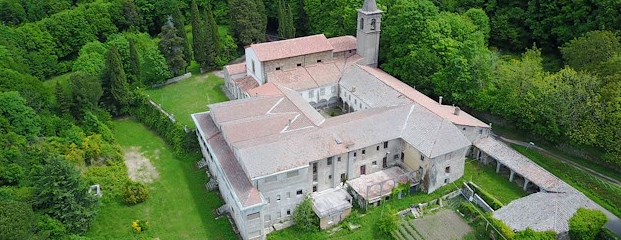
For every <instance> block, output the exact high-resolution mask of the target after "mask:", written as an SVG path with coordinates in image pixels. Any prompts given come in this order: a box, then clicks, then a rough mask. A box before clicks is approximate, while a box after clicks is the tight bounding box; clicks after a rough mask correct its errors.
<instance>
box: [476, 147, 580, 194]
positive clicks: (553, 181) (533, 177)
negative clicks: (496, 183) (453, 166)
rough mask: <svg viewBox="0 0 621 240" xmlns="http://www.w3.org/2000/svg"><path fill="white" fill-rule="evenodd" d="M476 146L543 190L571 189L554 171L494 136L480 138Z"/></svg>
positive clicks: (559, 190)
mask: <svg viewBox="0 0 621 240" xmlns="http://www.w3.org/2000/svg"><path fill="white" fill-rule="evenodd" d="M474 146H475V147H477V148H478V149H479V150H481V151H483V152H485V153H486V154H487V155H489V156H491V157H492V158H494V159H496V160H497V161H499V162H501V163H502V164H503V165H505V166H506V167H508V168H510V169H512V170H513V171H515V172H516V173H517V174H520V175H521V176H524V177H525V178H527V179H529V180H530V181H531V182H532V183H533V184H535V185H537V186H539V187H540V188H541V189H543V190H546V191H548V192H566V191H568V190H569V188H567V184H565V183H564V182H563V181H561V180H560V179H559V178H557V177H556V176H554V175H553V174H552V173H550V172H548V171H546V170H545V169H543V168H542V167H540V166H539V165H537V164H535V163H534V162H532V161H531V160H530V159H528V158H527V157H525V156H524V155H522V154H520V153H519V152H518V151H515V150H513V148H511V147H509V146H508V145H507V144H505V143H503V142H501V141H498V140H496V139H495V138H493V137H487V138H483V139H479V140H477V141H475V142H474Z"/></svg>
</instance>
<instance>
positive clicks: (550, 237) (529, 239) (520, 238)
mask: <svg viewBox="0 0 621 240" xmlns="http://www.w3.org/2000/svg"><path fill="white" fill-rule="evenodd" d="M514 239H515V240H556V233H555V232H551V231H547V232H536V231H535V230H532V229H530V228H527V229H526V230H524V231H521V232H519V233H517V234H515V238H514Z"/></svg>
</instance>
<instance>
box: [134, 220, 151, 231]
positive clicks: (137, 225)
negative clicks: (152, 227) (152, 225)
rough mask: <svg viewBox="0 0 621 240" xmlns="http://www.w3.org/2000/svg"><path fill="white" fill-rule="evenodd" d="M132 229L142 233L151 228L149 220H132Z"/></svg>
mask: <svg viewBox="0 0 621 240" xmlns="http://www.w3.org/2000/svg"><path fill="white" fill-rule="evenodd" d="M132 229H133V230H134V232H135V233H142V232H144V231H147V230H149V222H147V221H143V220H136V221H134V222H132Z"/></svg>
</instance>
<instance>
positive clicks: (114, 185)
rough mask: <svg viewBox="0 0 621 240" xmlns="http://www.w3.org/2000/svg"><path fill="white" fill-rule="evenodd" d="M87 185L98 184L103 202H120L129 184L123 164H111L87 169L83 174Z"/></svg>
mask: <svg viewBox="0 0 621 240" xmlns="http://www.w3.org/2000/svg"><path fill="white" fill-rule="evenodd" d="M84 179H85V180H86V182H88V184H89V185H94V184H99V186H100V187H101V190H102V191H103V198H102V199H103V200H104V201H110V200H115V201H119V202H122V201H123V194H124V191H125V186H126V185H127V182H129V178H128V177H127V167H126V166H125V164H124V163H123V162H112V163H110V166H95V167H89V168H88V169H87V170H86V172H85V173H84Z"/></svg>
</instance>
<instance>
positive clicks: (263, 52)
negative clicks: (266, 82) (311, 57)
mask: <svg viewBox="0 0 621 240" xmlns="http://www.w3.org/2000/svg"><path fill="white" fill-rule="evenodd" d="M250 48H252V49H253V50H254V52H255V53H256V55H257V57H258V58H259V61H261V62H265V61H272V60H276V59H283V58H290V57H296V56H303V55H308V54H312V53H319V52H326V51H332V50H333V49H334V48H333V47H332V45H331V44H330V42H329V41H328V39H327V38H326V36H325V35H323V34H319V35H313V36H307V37H300V38H293V39H287V40H282V41H276V42H269V43H260V44H252V45H250Z"/></svg>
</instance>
